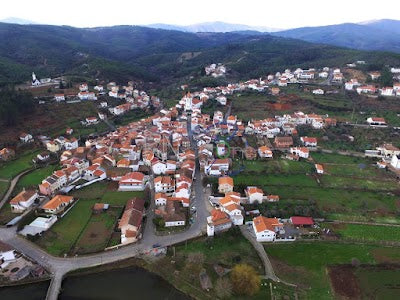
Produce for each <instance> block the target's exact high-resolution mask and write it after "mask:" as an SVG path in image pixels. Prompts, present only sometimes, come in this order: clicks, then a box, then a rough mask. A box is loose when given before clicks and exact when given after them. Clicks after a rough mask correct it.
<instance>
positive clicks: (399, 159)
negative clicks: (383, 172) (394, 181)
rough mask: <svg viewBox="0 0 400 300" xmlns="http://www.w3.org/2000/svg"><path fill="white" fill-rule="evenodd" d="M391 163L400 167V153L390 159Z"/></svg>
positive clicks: (397, 167)
mask: <svg viewBox="0 0 400 300" xmlns="http://www.w3.org/2000/svg"><path fill="white" fill-rule="evenodd" d="M390 164H391V165H392V166H393V167H394V168H396V169H400V155H393V156H392V160H391V161H390Z"/></svg>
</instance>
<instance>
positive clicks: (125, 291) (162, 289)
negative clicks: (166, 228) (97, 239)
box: [0, 267, 190, 300]
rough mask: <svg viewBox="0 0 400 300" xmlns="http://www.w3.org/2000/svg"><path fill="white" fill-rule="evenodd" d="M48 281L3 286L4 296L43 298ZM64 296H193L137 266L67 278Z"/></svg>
mask: <svg viewBox="0 0 400 300" xmlns="http://www.w3.org/2000/svg"><path fill="white" fill-rule="evenodd" d="M48 285H49V283H48V282H41V283H36V284H30V285H23V286H15V287H6V288H0V299H1V300H3V299H4V300H43V299H45V298H46V292H47V287H48ZM59 299H60V300H78V299H79V300H135V299H140V300H150V299H151V300H189V299H190V298H189V297H188V296H186V295H184V294H182V293H181V292H179V291H178V290H176V289H175V288H174V287H173V286H172V285H170V284H169V283H168V282H166V281H165V280H164V279H162V278H161V277H159V276H157V275H155V274H153V273H150V272H147V271H146V270H144V269H141V268H137V267H128V268H123V269H116V270H111V271H104V272H99V273H94V274H89V275H82V276H71V277H68V278H66V279H64V281H63V284H62V292H61V294H60V296H59Z"/></svg>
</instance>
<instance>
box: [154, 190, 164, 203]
mask: <svg viewBox="0 0 400 300" xmlns="http://www.w3.org/2000/svg"><path fill="white" fill-rule="evenodd" d="M154 203H155V204H156V205H157V206H160V205H166V204H167V195H166V194H165V193H156V194H155V195H154Z"/></svg>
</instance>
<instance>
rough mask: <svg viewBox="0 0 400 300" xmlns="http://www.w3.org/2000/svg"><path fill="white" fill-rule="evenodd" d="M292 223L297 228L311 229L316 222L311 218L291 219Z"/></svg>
mask: <svg viewBox="0 0 400 300" xmlns="http://www.w3.org/2000/svg"><path fill="white" fill-rule="evenodd" d="M290 222H291V223H292V224H293V226H296V227H311V226H313V225H314V220H313V218H311V217H290Z"/></svg>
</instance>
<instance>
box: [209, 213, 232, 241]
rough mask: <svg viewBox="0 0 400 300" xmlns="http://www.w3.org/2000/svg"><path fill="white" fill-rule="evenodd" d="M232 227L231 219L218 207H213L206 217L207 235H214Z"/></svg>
mask: <svg viewBox="0 0 400 300" xmlns="http://www.w3.org/2000/svg"><path fill="white" fill-rule="evenodd" d="M231 227H232V221H231V220H230V218H229V216H228V214H227V213H225V212H223V211H222V210H220V209H213V210H212V211H211V216H209V217H207V235H208V236H214V235H215V234H216V233H219V232H224V231H226V230H228V229H229V228H231Z"/></svg>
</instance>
